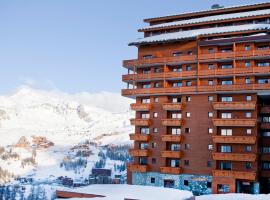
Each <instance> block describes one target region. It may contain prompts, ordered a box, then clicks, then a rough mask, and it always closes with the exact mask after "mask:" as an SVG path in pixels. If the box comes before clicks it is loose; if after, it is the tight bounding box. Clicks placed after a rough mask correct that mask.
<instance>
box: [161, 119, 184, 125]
mask: <svg viewBox="0 0 270 200" xmlns="http://www.w3.org/2000/svg"><path fill="white" fill-rule="evenodd" d="M161 121H162V125H163V126H182V124H183V119H162V120H161Z"/></svg>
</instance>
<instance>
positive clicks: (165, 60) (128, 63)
mask: <svg viewBox="0 0 270 200" xmlns="http://www.w3.org/2000/svg"><path fill="white" fill-rule="evenodd" d="M196 61H197V55H183V56H177V57H175V56H174V57H162V58H149V59H133V60H124V61H123V66H124V67H137V66H149V65H164V64H169V63H183V62H196Z"/></svg>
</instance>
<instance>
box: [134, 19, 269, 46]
mask: <svg viewBox="0 0 270 200" xmlns="http://www.w3.org/2000/svg"><path fill="white" fill-rule="evenodd" d="M267 29H270V24H245V25H237V26H224V27H216V28H205V29H196V30H189V31H180V32H176V33H166V34H161V35H155V36H151V37H146V38H141V39H138V40H137V41H135V42H131V43H130V44H129V45H140V44H147V43H155V42H165V41H176V40H181V39H189V38H190V39H191V38H196V37H198V36H202V35H211V34H220V33H230V32H237V31H248V30H267Z"/></svg>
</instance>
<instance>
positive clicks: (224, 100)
mask: <svg viewBox="0 0 270 200" xmlns="http://www.w3.org/2000/svg"><path fill="white" fill-rule="evenodd" d="M232 100H233V99H232V97H221V101H222V102H231V101H232Z"/></svg>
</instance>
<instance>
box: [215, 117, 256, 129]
mask: <svg viewBox="0 0 270 200" xmlns="http://www.w3.org/2000/svg"><path fill="white" fill-rule="evenodd" d="M213 123H214V125H215V126H235V127H254V126H256V119H213Z"/></svg>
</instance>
